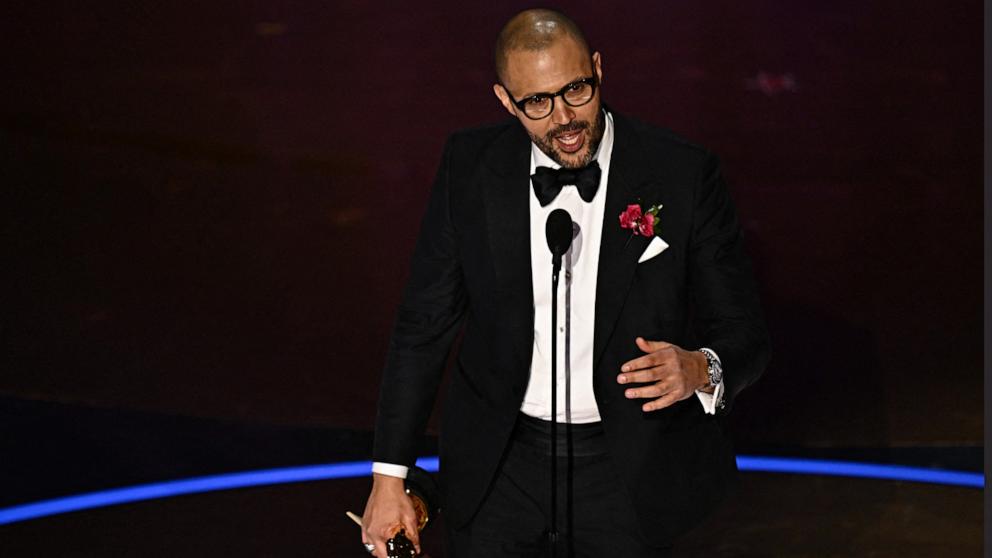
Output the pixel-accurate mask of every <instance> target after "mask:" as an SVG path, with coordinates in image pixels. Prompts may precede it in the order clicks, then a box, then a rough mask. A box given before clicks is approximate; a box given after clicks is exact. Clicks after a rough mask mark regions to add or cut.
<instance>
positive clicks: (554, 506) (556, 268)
mask: <svg viewBox="0 0 992 558" xmlns="http://www.w3.org/2000/svg"><path fill="white" fill-rule="evenodd" d="M551 265H552V270H551V530H550V531H549V533H548V537H549V539H550V541H549V542H550V543H551V558H555V557H556V556H557V552H558V366H557V364H558V273H559V272H560V271H561V255H560V254H554V255H553V257H552V260H551ZM566 273H567V272H566Z"/></svg>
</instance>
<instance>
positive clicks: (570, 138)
mask: <svg viewBox="0 0 992 558" xmlns="http://www.w3.org/2000/svg"><path fill="white" fill-rule="evenodd" d="M584 132H585V130H583V129H579V130H569V131H567V132H563V133H561V134H558V135H556V136H554V138H555V143H556V144H557V145H558V149H560V150H562V151H564V152H565V153H575V152H576V151H578V150H580V149H582V146H583V145H584V144H585V134H584Z"/></svg>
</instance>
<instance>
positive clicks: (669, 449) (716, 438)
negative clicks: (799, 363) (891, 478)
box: [362, 10, 769, 558]
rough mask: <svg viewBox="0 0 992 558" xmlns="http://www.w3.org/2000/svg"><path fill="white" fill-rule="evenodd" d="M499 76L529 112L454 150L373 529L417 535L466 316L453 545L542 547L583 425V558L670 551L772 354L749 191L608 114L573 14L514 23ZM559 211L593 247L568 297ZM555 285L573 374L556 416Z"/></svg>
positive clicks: (385, 385) (383, 407)
mask: <svg viewBox="0 0 992 558" xmlns="http://www.w3.org/2000/svg"><path fill="white" fill-rule="evenodd" d="M496 69H497V75H498V79H499V82H498V83H497V84H496V85H494V86H493V90H494V92H495V94H496V96H497V97H498V98H499V100H500V102H501V103H502V104H503V106H504V107H505V108H506V110H507V111H508V112H509V113H510V114H511V115H513V116H514V119H513V120H511V121H510V122H509V123H505V124H501V125H497V126H491V127H487V128H481V129H476V130H469V131H464V132H460V133H456V134H454V135H453V136H451V138H450V139H449V140H448V143H447V146H446V148H445V153H444V157H443V160H442V163H441V167H440V169H439V171H438V175H437V179H436V181H435V184H434V187H433V191H432V194H431V198H430V202H429V204H428V208H427V213H426V215H425V217H424V220H423V223H422V229H421V232H420V236H419V239H418V241H417V246H416V249H415V254H414V259H413V262H412V266H411V275H410V279H409V283H408V285H407V287H406V290H405V292H404V296H403V302H402V304H401V306H400V308H399V312H398V317H397V321H396V324H395V328H394V331H393V335H392V339H391V342H390V346H389V352H388V356H387V362H386V367H385V372H384V376H383V381H382V388H381V394H380V403H379V413H378V418H377V423H376V439H375V449H374V458H375V461H376V463H375V466H374V469H373V472H374V475H373V476H374V481H373V487H372V492H371V494H370V496H369V501H368V504H367V507H366V509H365V515H364V528H363V533H362V538H363V541H364V542H365V543H366V544H370V545H373V546H374V551H373V552H374V554H375V555H376V556H380V557H384V556H385V548H384V541H385V540H386V539H388V538H389V537H391V536H392V535H393V534H394V533H395V532H396V531H397V530H398V529H399V528H400V527H404V528H405V530H406V533H407V534H408V535H411V536H412V537H416V528H415V526H414V512H413V509H412V507H411V504H410V501H409V498H408V497H407V496H406V495H405V494H404V493H403V478H402V477H403V476H404V475H405V472H406V467H408V466H410V465H412V463H413V461H414V459H415V458H416V455H415V452H416V442H417V440H418V439H419V438H420V436H421V435H422V433H423V430H424V428H425V426H426V422H427V419H428V416H429V414H430V410H431V407H432V404H433V401H434V398H435V395H436V391H437V386H438V384H439V381H440V378H441V375H442V370H443V367H444V364H445V361H446V357H447V354H448V351H449V349H450V346H451V344H452V342H453V340H454V338H455V336H456V333H457V332H458V331H459V330H460V329H461V328H462V327H464V336H463V339H462V343H461V348H460V351H459V354H458V358H457V361H456V365H455V367H454V370H453V377H452V379H451V384H450V389H449V392H448V394H447V395H446V398H445V402H444V403H445V405H444V412H443V418H442V426H441V452H440V453H441V455H440V457H441V481H442V490H443V493H444V498H445V500H444V504H443V513H444V518H445V524H446V526H447V530H448V543H449V544H448V552H449V554H450V555H453V556H457V557H459V558H462V557H472V558H477V557H484V556H532V555H539V554H540V553H541V552H542V551H543V550H544V549H545V548H546V545H545V544H544V543H543V542H542V541H546V540H547V532H548V531H549V530H550V529H551V525H550V524H549V519H548V517H549V508H550V489H549V477H550V474H549V473H548V472H547V471H548V468H549V465H550V456H551V455H552V453H551V452H552V446H551V441H550V438H549V436H548V433H549V432H550V429H549V425H550V424H551V422H550V421H552V420H554V421H556V422H558V423H570V424H568V425H567V427H561V428H558V429H557V430H558V432H559V434H561V435H564V433H565V432H566V431H567V432H569V433H570V435H571V446H572V448H571V449H572V451H573V459H572V460H571V462H568V461H567V460H564V459H563V460H562V461H561V463H562V465H561V467H559V470H560V471H562V474H561V475H560V476H561V478H560V479H559V480H560V481H561V483H562V484H561V485H560V486H561V487H562V489H560V490H559V491H558V494H559V497H560V498H559V503H558V513H557V519H558V521H557V530H558V531H560V532H561V533H562V535H561V536H562V537H563V539H564V540H566V541H568V542H569V543H571V551H572V552H574V554H575V555H578V556H593V555H595V556H638V557H642V556H667V555H668V549H669V548H670V545H671V542H672V540H673V539H674V538H675V537H676V536H677V535H679V534H681V533H683V532H684V531H686V530H687V529H689V528H691V527H692V526H693V525H695V524H697V523H698V522H699V521H700V520H701V518H702V517H703V516H704V515H705V514H706V513H707V512H708V511H709V510H710V509H712V507H713V506H714V505H715V504H716V503H717V502H718V501H719V500H720V498H721V497H722V496H723V494H724V493H725V491H726V488H727V485H728V483H729V481H730V480H731V478H732V476H733V474H734V472H735V471H736V467H735V461H734V456H733V452H732V450H731V448H730V445H729V443H728V442H727V440H726V439H725V438H724V437H723V435H722V433H721V429H720V426H719V423H718V421H717V418H716V416H717V415H718V414H724V413H726V411H727V410H728V409H729V406H730V402H731V401H732V400H733V398H734V397H735V396H736V395H737V394H738V393H739V392H740V390H741V389H743V388H744V387H745V386H746V385H747V384H749V383H751V382H753V381H754V380H755V379H757V377H758V376H759V375H760V374H761V372H762V370H763V368H764V366H765V364H766V362H767V359H768V354H769V349H768V338H767V333H766V331H765V327H764V322H763V319H762V317H761V311H760V307H759V304H758V300H757V296H756V293H755V287H754V284H753V279H752V276H751V271H750V264H749V261H748V259H747V257H746V255H745V254H744V251H743V246H742V241H741V236H740V226H739V224H738V222H737V219H736V216H735V214H734V208H733V205H732V202H731V200H730V197H729V194H728V192H727V188H726V186H725V184H724V182H723V179H722V177H721V174H720V169H719V166H718V163H717V161H716V159H715V157H713V156H712V155H711V154H709V153H708V152H706V151H705V150H703V149H701V148H699V147H697V146H694V145H692V144H689V143H687V142H685V141H684V140H681V139H679V138H678V137H676V136H674V135H673V134H671V133H670V132H668V131H665V130H661V129H657V128H653V127H650V126H647V125H645V124H642V123H640V122H637V121H634V120H631V119H628V118H626V117H624V116H622V115H620V114H618V113H615V112H612V111H609V110H608V109H606V108H604V106H603V104H602V102H601V99H600V93H601V88H600V86H601V84H602V83H603V71H602V57H601V55H600V54H599V53H598V52H592V53H591V52H590V49H589V47H588V46H587V44H586V41H585V38H584V36H583V34H582V32H581V31H580V30H579V29H578V27H577V26H576V25H575V24H574V22H572V21H571V20H570V19H568V18H567V17H566V16H564V15H563V14H560V13H557V12H554V11H549V10H528V11H525V12H523V13H521V14H518V15H517V16H515V17H514V18H513V19H511V20H510V21H509V22H508V23H507V24H506V26H505V27H504V29H503V30H502V31H501V33H500V35H499V38H498V40H497V45H496ZM542 167H543V168H542ZM559 168H560V169H563V170H564V171H565V172H562V171H561V170H554V169H559ZM562 184H564V186H563V185H562ZM632 205H636V206H637V207H636V209H635V208H631V207H630V206H632ZM658 206H660V209H658ZM556 208H564V209H567V210H568V211H569V213H570V215H571V217H572V220H573V221H574V224H573V228H574V233H575V234H574V236H575V238H574V240H573V243H572V246H571V248H570V250H569V252H568V254H566V258H565V260H566V263H565V270H566V271H565V272H564V273H563V274H562V275H563V277H565V279H564V280H563V281H562V284H563V285H565V286H564V288H561V287H559V290H558V293H556V294H553V293H552V292H551V290H552V289H551V280H550V275H551V254H550V253H549V252H548V248H547V244H546V240H545V238H544V227H545V221H546V219H547V217H548V215H549V213H550V212H551V211H552V210H553V209H556ZM649 210H653V211H654V214H653V215H652V216H651V217H650V218H649V217H648V216H647V213H649ZM638 212H639V215H638ZM621 214H624V217H621ZM622 225H624V226H622ZM635 231H636V234H635ZM552 296H558V297H559V298H558V300H559V319H558V323H559V324H561V326H562V327H560V328H559V331H558V332H557V355H558V357H557V358H558V370H559V372H561V371H563V370H564V369H566V368H567V369H568V370H569V377H568V383H569V384H570V385H567V386H566V384H565V382H564V378H563V377H559V381H558V384H557V385H558V386H559V387H558V389H557V391H558V403H557V405H556V406H557V409H556V415H555V416H552V414H551V401H550V398H551V396H550V392H551V388H550V384H551V373H550V370H551V364H550V362H551V350H552V349H551V327H550V321H551V320H550V315H549V314H550V311H551V300H552ZM566 323H567V325H568V331H567V332H566V331H565V327H564V326H565V324H566ZM566 333H567V335H568V336H569V340H568V342H567V343H568V350H567V351H566V350H565V347H566V341H565V337H566ZM700 349H701V350H700ZM721 365H722V367H721ZM721 368H723V369H725V370H726V374H725V375H723V376H722V377H721ZM566 388H567V389H566ZM556 445H558V446H559V447H560V448H562V450H561V451H564V449H565V448H566V447H567V444H563V443H561V442H558V443H557V444H556ZM559 455H561V453H559ZM559 555H564V554H561V553H559Z"/></svg>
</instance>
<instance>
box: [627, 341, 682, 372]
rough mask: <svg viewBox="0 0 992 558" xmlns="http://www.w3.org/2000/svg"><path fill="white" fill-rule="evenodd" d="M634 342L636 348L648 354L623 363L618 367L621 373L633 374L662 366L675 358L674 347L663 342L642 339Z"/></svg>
mask: <svg viewBox="0 0 992 558" xmlns="http://www.w3.org/2000/svg"><path fill="white" fill-rule="evenodd" d="M636 342H637V346H638V348H640V349H641V350H642V351H644V352H646V353H648V354H646V355H644V356H641V357H638V358H635V359H634V360H630V361H627V362H625V363H624V364H623V365H622V366H621V367H620V370H621V371H622V372H633V371H636V370H642V369H645V368H651V367H653V366H662V365H664V364H666V363H668V362H670V361H672V360H673V359H674V358H675V354H676V353H675V345H672V344H671V343H666V342H664V341H645V340H644V338H643V337H638V338H637V339H636ZM621 383H624V382H621Z"/></svg>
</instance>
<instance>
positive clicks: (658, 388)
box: [623, 380, 672, 399]
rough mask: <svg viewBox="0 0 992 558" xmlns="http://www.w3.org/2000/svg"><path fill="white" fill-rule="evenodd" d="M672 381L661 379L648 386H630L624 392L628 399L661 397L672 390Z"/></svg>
mask: <svg viewBox="0 0 992 558" xmlns="http://www.w3.org/2000/svg"><path fill="white" fill-rule="evenodd" d="M669 384H670V382H667V381H665V380H660V381H657V382H654V383H653V384H649V385H646V386H641V387H636V388H630V389H627V390H624V392H623V394H624V396H625V397H626V398H627V399H644V398H647V397H652V398H653V397H661V396H662V395H665V394H666V393H668V392H669V391H672V389H671V386H670V385H669Z"/></svg>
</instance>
